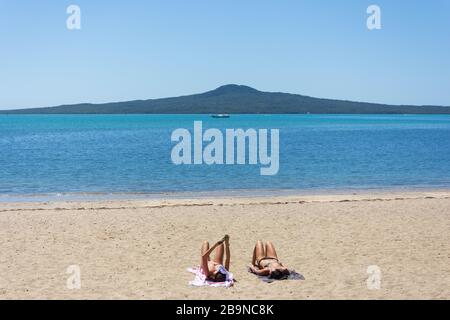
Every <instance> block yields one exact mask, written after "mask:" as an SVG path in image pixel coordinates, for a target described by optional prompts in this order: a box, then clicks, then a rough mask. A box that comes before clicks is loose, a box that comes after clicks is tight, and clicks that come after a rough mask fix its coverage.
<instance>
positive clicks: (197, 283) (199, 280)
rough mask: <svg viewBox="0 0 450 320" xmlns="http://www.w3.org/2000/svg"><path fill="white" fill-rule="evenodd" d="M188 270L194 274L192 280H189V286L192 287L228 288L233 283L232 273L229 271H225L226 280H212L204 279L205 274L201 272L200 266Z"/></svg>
mask: <svg viewBox="0 0 450 320" xmlns="http://www.w3.org/2000/svg"><path fill="white" fill-rule="evenodd" d="M187 271H188V272H190V273H193V274H195V278H194V280H192V281H189V285H190V286H194V287H205V286H206V287H213V288H217V287H224V288H229V287H231V286H232V285H233V284H234V278H233V274H232V273H231V272H227V274H226V280H225V281H224V282H214V281H209V280H207V279H206V276H205V274H204V273H203V271H202V269H201V268H200V267H193V268H188V269H187Z"/></svg>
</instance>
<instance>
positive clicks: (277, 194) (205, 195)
mask: <svg viewBox="0 0 450 320" xmlns="http://www.w3.org/2000/svg"><path fill="white" fill-rule="evenodd" d="M430 193H431V194H441V193H450V187H421V186H420V187H416V186H412V187H411V186H408V187H385V188H329V189H325V188H318V189H312V188H311V189H257V190H247V189H242V190H213V191H189V192H188V191H175V192H154V193H151V192H149V193H147V192H60V193H42V194H0V206H1V205H4V204H14V203H29V204H33V203H35V204H39V203H60V202H72V203H73V202H88V203H91V202H94V203H95V202H111V201H169V200H206V199H228V198H236V199H246V198H247V199H259V198H267V197H270V198H292V197H320V196H325V195H326V196H336V197H341V196H347V195H351V196H361V195H363V196H377V195H390V194H416V195H420V194H430Z"/></svg>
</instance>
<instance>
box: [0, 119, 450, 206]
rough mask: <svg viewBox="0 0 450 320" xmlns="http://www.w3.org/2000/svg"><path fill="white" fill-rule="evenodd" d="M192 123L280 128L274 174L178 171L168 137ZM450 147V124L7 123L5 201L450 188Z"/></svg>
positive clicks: (0, 145) (239, 168) (0, 133)
mask: <svg viewBox="0 0 450 320" xmlns="http://www.w3.org/2000/svg"><path fill="white" fill-rule="evenodd" d="M194 121H202V123H203V126H204V128H205V129H207V128H217V129H219V130H225V129H227V128H233V129H238V128H241V129H244V130H246V129H249V128H254V129H269V130H270V129H279V132H280V142H279V145H280V153H279V172H278V174H276V175H274V176H261V175H260V174H259V169H260V167H259V166H255V165H248V164H247V165H222V166H220V165H211V166H209V165H206V164H202V165H190V166H188V165H181V166H176V165H174V164H173V163H172V161H171V150H172V148H173V146H174V143H173V142H172V141H171V133H172V132H173V131H174V130H175V129H177V128H186V129H189V130H190V131H192V130H193V124H194ZM449 138H450V117H449V116H448V115H231V117H230V118H228V119H214V118H212V117H210V115H2V116H0V150H1V151H2V152H1V154H0V202H2V201H12V200H18V201H19V200H20V199H22V200H23V199H47V200H53V199H69V200H70V199H78V198H79V197H80V196H81V197H82V199H86V198H102V197H103V198H105V199H109V198H114V199H115V198H127V197H128V198H132V199H135V198H138V199H139V198H141V197H142V198H149V197H150V198H151V197H160V196H164V197H166V196H169V197H171V196H174V197H178V196H185V195H191V196H195V195H204V196H207V195H208V194H211V195H216V196H217V195H219V194H222V195H236V194H240V193H242V194H253V195H258V194H259V195H264V194H266V193H282V194H284V193H286V194H289V193H298V192H300V193H309V192H316V193H320V192H339V191H343V190H382V189H385V190H395V189H430V190H436V189H448V188H450V139H449ZM22 200H20V201H22ZM30 201H31V200H30Z"/></svg>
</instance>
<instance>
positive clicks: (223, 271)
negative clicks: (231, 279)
mask: <svg viewBox="0 0 450 320" xmlns="http://www.w3.org/2000/svg"><path fill="white" fill-rule="evenodd" d="M224 243H225V245H224ZM213 251H215V254H214V259H213V260H212V261H211V259H210V255H211V253H212V252H213ZM224 251H225V254H226V258H225V264H224V263H223V257H224ZM200 266H201V268H202V271H203V273H204V274H205V276H206V278H207V279H208V280H209V281H213V282H224V281H226V280H227V274H228V273H229V271H230V237H229V236H228V235H225V237H224V238H223V239H222V240H220V241H218V242H217V243H216V244H215V245H214V246H212V247H211V248H210V247H209V242H208V241H205V242H203V246H202V259H201V264H200Z"/></svg>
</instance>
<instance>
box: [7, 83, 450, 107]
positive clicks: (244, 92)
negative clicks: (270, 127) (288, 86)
mask: <svg viewBox="0 0 450 320" xmlns="http://www.w3.org/2000/svg"><path fill="white" fill-rule="evenodd" d="M0 113H2V114H140V113H144V114H145V113H147V114H176V113H179V114H215V113H229V114H236V113H243V114H258V113H262V114H282V113H292V114H299V113H311V114H326V113H331V114H332V113H334V114H337V113H339V114H370V113H378V114H450V107H443V106H411V105H385V104H376V103H366V102H353V101H342V100H331V99H319V98H313V97H308V96H302V95H298V94H288V93H281V92H262V91H258V90H256V89H253V88H250V87H247V86H239V85H226V86H222V87H219V88H217V89H215V90H212V91H208V92H205V93H201V94H194V95H189V96H182V97H175V98H164V99H151V100H135V101H127V102H114V103H103V104H89V103H83V104H75V105H62V106H57V107H47V108H33V109H20V110H5V111H0Z"/></svg>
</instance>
